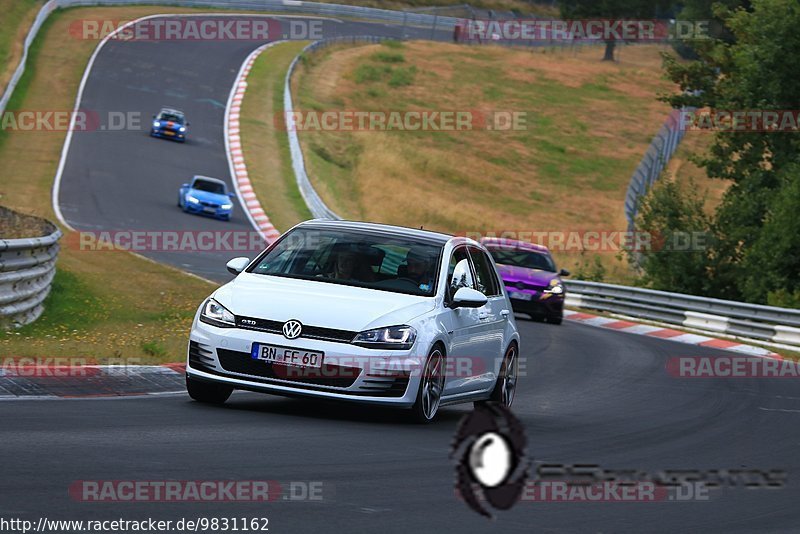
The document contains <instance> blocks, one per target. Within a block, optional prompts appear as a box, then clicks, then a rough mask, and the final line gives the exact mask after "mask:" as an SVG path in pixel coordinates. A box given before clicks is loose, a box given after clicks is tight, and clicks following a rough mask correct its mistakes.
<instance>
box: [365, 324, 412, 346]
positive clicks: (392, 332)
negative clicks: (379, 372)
mask: <svg viewBox="0 0 800 534" xmlns="http://www.w3.org/2000/svg"><path fill="white" fill-rule="evenodd" d="M416 340H417V331H416V330H414V328H413V327H411V326H406V325H401V326H387V327H385V328H375V329H372V330H365V331H363V332H359V333H358V334H357V335H356V337H354V338H353V344H354V345H358V346H360V347H366V348H368V349H390V350H392V349H393V350H406V349H410V348H411V347H412V346H413V345H414V341H416Z"/></svg>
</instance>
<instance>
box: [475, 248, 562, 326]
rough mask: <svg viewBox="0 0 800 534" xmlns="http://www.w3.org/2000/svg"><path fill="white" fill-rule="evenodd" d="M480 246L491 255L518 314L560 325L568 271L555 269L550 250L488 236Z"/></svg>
mask: <svg viewBox="0 0 800 534" xmlns="http://www.w3.org/2000/svg"><path fill="white" fill-rule="evenodd" d="M481 244H482V245H483V246H485V247H486V249H487V250H488V251H489V252H490V253H491V255H492V257H493V258H494V261H495V263H497V271H498V272H499V273H500V277H501V278H502V279H503V283H504V284H505V286H506V291H508V296H509V298H510V299H511V306H512V307H513V308H514V311H515V312H520V313H527V314H528V315H530V316H531V317H533V318H535V319H544V320H546V321H547V322H549V323H553V324H561V321H562V320H563V318H564V295H565V290H564V284H563V283H562V282H561V277H562V276H569V271H566V270H564V269H561V270H560V271H559V270H557V269H556V264H555V263H554V262H553V257H552V256H550V251H549V250H548V249H547V247H545V246H542V245H534V244H532V243H525V242H522V241H514V240H511V239H500V238H490V237H485V238H483V239H481Z"/></svg>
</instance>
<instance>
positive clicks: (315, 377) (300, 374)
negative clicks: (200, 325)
mask: <svg viewBox="0 0 800 534" xmlns="http://www.w3.org/2000/svg"><path fill="white" fill-rule="evenodd" d="M217 356H218V358H219V363H220V365H221V366H222V368H223V369H224V370H225V371H226V372H225V373H220V372H219V371H216V370H211V371H208V372H210V373H212V374H216V375H227V376H230V374H229V373H236V374H240V375H247V376H246V377H241V378H245V379H246V380H248V381H250V382H260V383H262V384H282V385H287V386H293V387H299V388H302V389H308V390H313V391H331V390H333V388H342V389H344V388H347V387H350V386H352V385H353V383H354V382H355V381H356V379H357V378H358V376H359V374H360V373H361V369H360V368H358V367H346V366H340V365H328V364H325V363H323V364H322V367H321V368H320V369H313V368H308V367H293V366H289V365H280V364H276V363H267V362H263V361H259V360H254V359H253V358H252V357H251V356H250V354H249V353H247V352H241V351H236V350H230V349H217ZM409 377H410V373H408V372H405V371H385V372H384V371H380V370H377V371H374V372H370V373H368V374H367V375H366V378H365V379H364V381H363V384H362V385H361V386H359V388H358V391H337V393H344V394H347V395H353V396H364V397H366V396H369V397H402V396H403V394H405V392H406V389H407V388H408V382H409Z"/></svg>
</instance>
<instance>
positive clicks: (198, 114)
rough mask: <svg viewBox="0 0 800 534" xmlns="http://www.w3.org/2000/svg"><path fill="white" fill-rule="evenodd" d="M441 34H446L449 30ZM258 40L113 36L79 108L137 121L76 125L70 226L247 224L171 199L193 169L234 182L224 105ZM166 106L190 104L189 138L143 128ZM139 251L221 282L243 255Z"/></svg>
mask: <svg viewBox="0 0 800 534" xmlns="http://www.w3.org/2000/svg"><path fill="white" fill-rule="evenodd" d="M167 18H168V17H167ZM262 18H263V17H262ZM278 18H280V17H278ZM282 20H287V19H282ZM401 30H402V29H401V27H398V26H392V25H384V24H367V23H361V22H337V21H333V20H326V21H324V22H323V25H322V32H323V35H324V36H325V37H336V36H342V35H382V36H387V37H400V34H401ZM406 34H407V35H412V36H414V35H416V36H418V37H425V38H429V37H431V32H430V30H422V29H416V28H406ZM437 36H438V37H439V38H441V39H446V38H447V37H448V36H449V33H447V32H440V33H439V34H438V35H437ZM261 44H263V42H254V41H245V40H230V41H213V42H209V41H186V40H180V41H178V40H172V41H124V40H113V39H112V40H109V41H108V42H107V43H106V44H105V45H104V46H103V48H102V49H101V51H100V53H99V54H98V55H97V58H96V60H95V63H94V66H93V68H92V71H91V73H90V76H89V78H88V80H87V83H86V86H85V87H84V91H83V97H82V99H81V105H80V109H84V110H91V111H92V112H94V113H96V114H97V116H99V117H101V118H104V117H108V116H109V114H115V116H118V115H117V114H120V113H124V114H128V113H133V114H140V116H141V130H132V129H122V130H116V129H111V128H113V126H112V125H111V124H108V125H107V128H106V129H99V128H98V129H96V130H94V131H83V132H75V133H74V135H73V136H72V141H71V145H70V150H69V154H68V157H67V160H66V162H65V165H64V170H63V174H62V179H61V189H60V195H59V198H58V203H59V206H60V208H61V212H62V215H63V217H64V218H65V219H66V221H67V222H68V223H69V224H70V226H72V227H73V228H75V229H76V230H83V231H92V232H97V231H105V230H109V231H114V230H117V231H120V230H124V231H158V232H185V231H197V232H204V231H212V232H214V231H217V232H226V231H233V232H237V231H238V232H248V231H252V230H253V228H252V227H251V226H250V223H249V222H248V219H247V216H246V215H245V214H244V212H243V208H242V206H241V205H239V203H238V200H237V201H236V202H235V204H234V215H233V218H232V219H231V220H230V221H219V220H215V219H211V218H206V217H202V216H192V215H187V214H185V213H183V212H182V211H181V210H180V209H179V208H178V207H177V199H178V188H179V187H180V185H181V184H182V183H184V182H187V181H189V180H190V179H191V177H192V176H193V175H195V174H204V175H206V176H214V177H216V178H220V179H222V180H225V181H226V182H227V183H228V184H229V186H231V176H230V171H229V167H228V160H227V158H226V155H225V142H224V133H223V132H224V124H223V123H224V116H225V104H226V103H227V101H228V96H229V94H230V91H231V86H232V85H233V82H234V80H235V78H236V74H237V73H238V71H239V68H240V67H241V64H242V62H243V61H244V60H245V58H246V57H247V55H248V54H249V53H250V52H252V51H253V50H254V49H255V48H257V47H258V46H259V45H261ZM162 107H174V108H178V109H181V110H182V111H184V112H185V113H186V117H187V119H188V121H189V122H190V126H189V137H188V140H187V142H186V143H185V144H179V143H176V142H172V141H169V140H164V139H157V138H153V137H150V136H149V135H148V133H149V127H150V124H151V122H152V118H151V117H152V115H153V114H155V113H157V112H158V111H159V110H160V109H161V108H162ZM103 122H105V121H103ZM231 190H232V189H231ZM141 252H142V253H143V254H144V255H146V256H148V257H150V258H152V259H155V260H157V261H161V262H164V263H168V264H171V265H174V266H176V267H179V268H181V269H184V270H187V271H189V272H192V273H194V274H198V275H200V276H203V277H205V278H209V279H213V280H217V281H226V280H228V279H230V276H229V275H228V273H227V271H226V270H225V263H226V262H227V261H228V260H229V259H231V257H233V256H235V255H246V254H235V253H234V254H231V252H226V251H224V250H222V251H192V252H167V251H160V250H148V251H141ZM253 254H254V253H253ZM253 254H251V256H252V255H253Z"/></svg>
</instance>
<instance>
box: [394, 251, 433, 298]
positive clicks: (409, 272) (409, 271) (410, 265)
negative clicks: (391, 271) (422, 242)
mask: <svg viewBox="0 0 800 534" xmlns="http://www.w3.org/2000/svg"><path fill="white" fill-rule="evenodd" d="M432 263H433V262H432V261H431V257H430V255H429V254H427V253H426V252H425V251H424V250H423V249H421V248H411V249H409V251H408V253H407V254H406V273H405V274H404V275H401V276H400V278H405V279H406V280H411V281H412V282H414V283H415V284H416V285H417V286H418V287H419V288H420V289H421V290H423V291H428V290H429V289H430V288H431V287H432V286H433V273H432V272H431V265H432Z"/></svg>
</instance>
